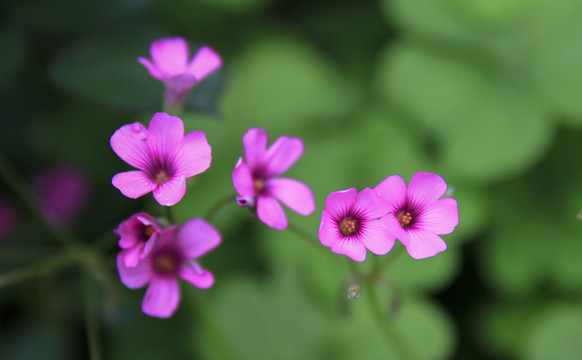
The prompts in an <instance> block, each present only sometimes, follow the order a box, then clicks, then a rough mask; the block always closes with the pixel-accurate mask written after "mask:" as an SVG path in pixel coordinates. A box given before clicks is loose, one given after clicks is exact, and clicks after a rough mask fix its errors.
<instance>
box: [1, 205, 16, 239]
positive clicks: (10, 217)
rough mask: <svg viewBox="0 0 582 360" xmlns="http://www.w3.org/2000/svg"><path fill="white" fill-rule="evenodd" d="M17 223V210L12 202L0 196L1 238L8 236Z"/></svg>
mask: <svg viewBox="0 0 582 360" xmlns="http://www.w3.org/2000/svg"><path fill="white" fill-rule="evenodd" d="M15 224H16V211H15V210H14V206H12V203H11V202H10V201H8V200H7V199H5V198H2V197H0V240H2V239H3V238H5V237H6V236H8V234H10V232H11V231H12V229H14V226H15Z"/></svg>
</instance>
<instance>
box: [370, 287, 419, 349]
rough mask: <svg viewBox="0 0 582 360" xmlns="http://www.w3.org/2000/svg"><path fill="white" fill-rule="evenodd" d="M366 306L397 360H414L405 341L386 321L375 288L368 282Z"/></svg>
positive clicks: (390, 323)
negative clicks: (367, 305) (368, 307)
mask: <svg viewBox="0 0 582 360" xmlns="http://www.w3.org/2000/svg"><path fill="white" fill-rule="evenodd" d="M367 290H368V294H366V295H367V296H366V297H367V298H368V304H369V305H370V310H371V311H372V317H373V318H374V320H376V323H377V324H378V327H380V330H381V331H382V333H383V334H384V337H385V338H386V342H387V343H388V344H390V347H391V348H392V349H394V352H395V353H396V355H397V358H398V359H400V360H416V359H417V356H416V354H415V353H414V352H413V351H412V349H411V348H410V347H409V346H408V344H407V342H406V339H404V338H403V336H402V334H400V332H399V331H398V329H396V327H395V326H394V324H393V323H392V322H391V321H390V320H389V319H388V317H387V316H386V314H385V313H384V312H383V311H382V309H381V307H380V303H379V302H378V295H377V294H376V288H375V287H374V284H373V283H372V282H368V289H367Z"/></svg>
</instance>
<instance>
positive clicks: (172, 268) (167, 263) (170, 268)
mask: <svg viewBox="0 0 582 360" xmlns="http://www.w3.org/2000/svg"><path fill="white" fill-rule="evenodd" d="M154 267H155V268H156V270H157V271H159V272H161V273H162V274H167V273H173V272H176V268H177V265H176V261H175V259H174V258H173V257H172V256H170V255H168V254H160V255H158V256H156V258H155V260H154Z"/></svg>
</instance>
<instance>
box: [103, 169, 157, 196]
mask: <svg viewBox="0 0 582 360" xmlns="http://www.w3.org/2000/svg"><path fill="white" fill-rule="evenodd" d="M111 183H112V184H113V186H115V187H116V188H117V189H119V191H121V193H122V194H123V195H125V196H127V197H128V198H132V199H137V198H138V197H140V196H143V195H145V194H147V193H149V192H150V191H152V190H153V189H155V188H156V186H158V184H156V183H155V182H153V181H152V180H151V179H150V178H149V176H147V175H146V173H144V172H143V171H137V170H135V171H126V172H122V173H119V174H116V175H115V176H113V179H111Z"/></svg>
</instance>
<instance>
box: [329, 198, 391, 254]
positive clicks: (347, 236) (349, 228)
mask: <svg viewBox="0 0 582 360" xmlns="http://www.w3.org/2000/svg"><path fill="white" fill-rule="evenodd" d="M388 208H389V205H388V204H387V203H386V202H385V201H383V200H382V199H381V198H380V197H379V196H378V195H377V194H376V193H375V192H374V191H372V190H371V189H370V188H365V189H364V190H362V191H361V192H360V193H359V194H358V192H357V190H356V188H351V189H347V190H342V191H336V192H333V193H331V194H329V195H328V196H327V199H325V210H323V212H322V213H321V225H320V226H319V241H321V243H322V244H323V245H325V246H329V247H331V251H332V252H334V253H336V254H342V255H346V256H347V257H349V258H351V259H353V260H355V261H364V260H365V259H366V248H367V249H368V250H370V251H371V252H373V253H374V254H376V255H385V254H387V253H388V252H389V251H390V250H391V249H392V247H393V246H394V236H392V235H391V234H390V232H389V231H388V230H387V227H386V221H385V220H384V218H380V217H381V216H382V215H385V214H386V213H387V212H388Z"/></svg>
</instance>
